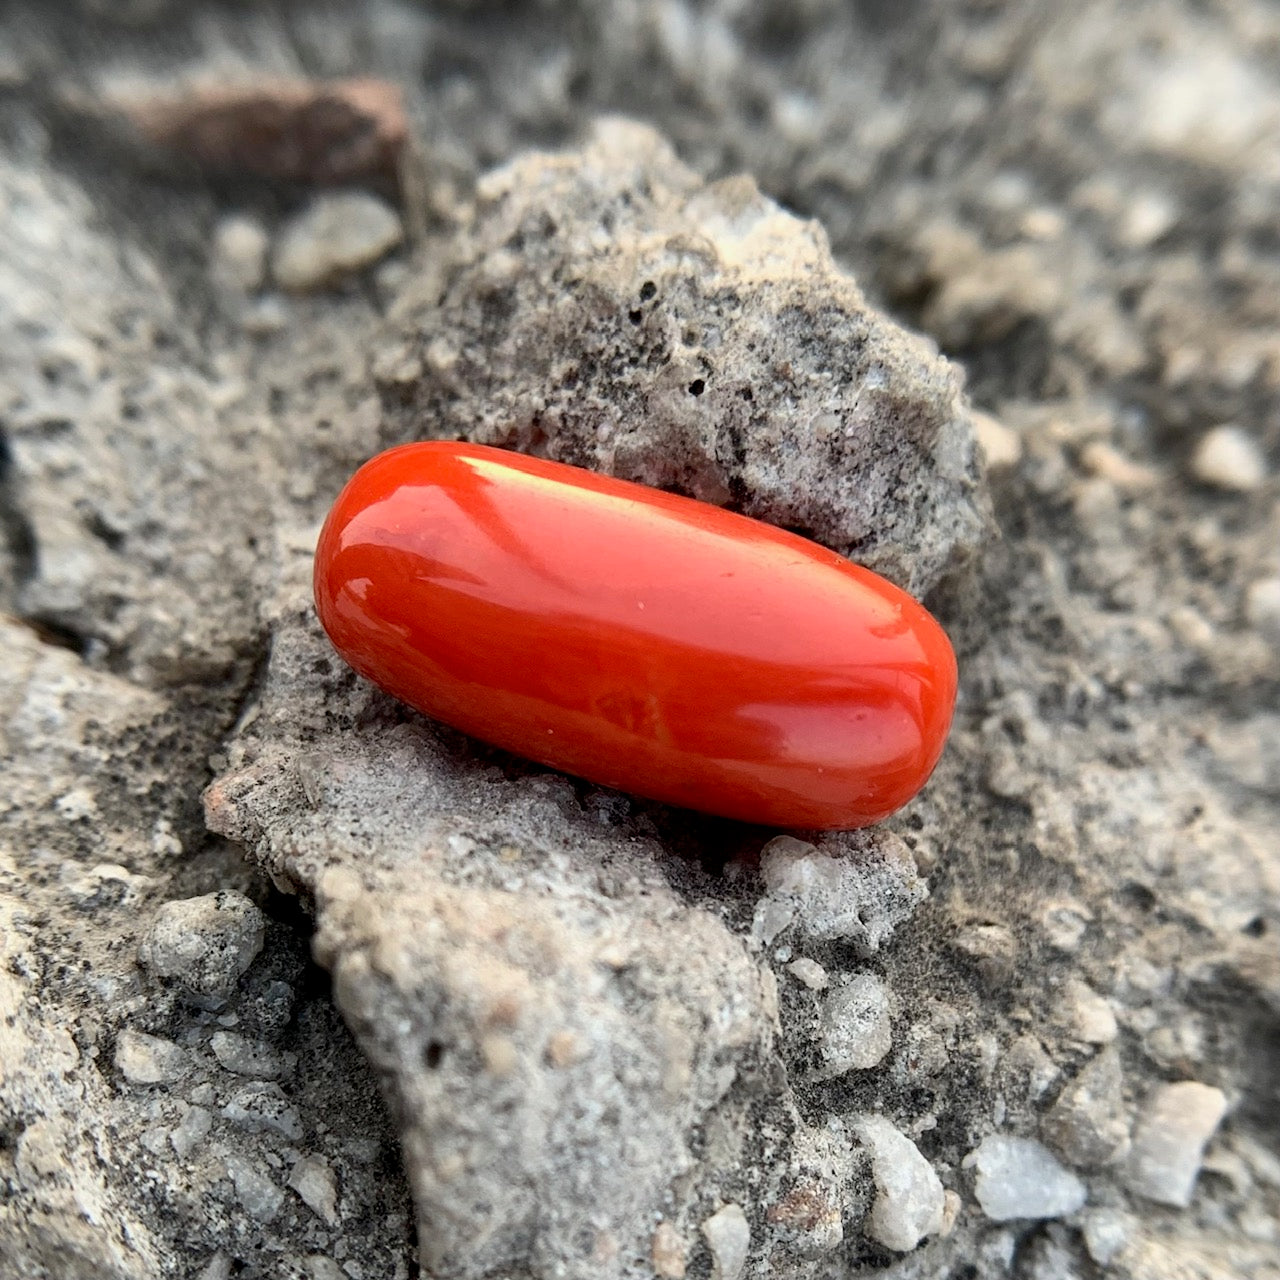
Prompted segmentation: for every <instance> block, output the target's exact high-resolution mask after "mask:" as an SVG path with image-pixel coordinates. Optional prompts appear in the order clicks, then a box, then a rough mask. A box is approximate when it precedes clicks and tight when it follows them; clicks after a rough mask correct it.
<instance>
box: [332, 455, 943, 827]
mask: <svg viewBox="0 0 1280 1280" xmlns="http://www.w3.org/2000/svg"><path fill="white" fill-rule="evenodd" d="M315 596H316V606H317V608H318V610H319V614H320V620H321V622H322V623H323V625H324V628H325V630H326V631H327V632H328V634H329V637H330V639H331V640H332V641H333V644H334V646H335V647H336V648H337V650H338V652H339V653H340V654H341V655H342V656H343V658H344V659H346V661H347V662H348V663H350V664H351V666H352V667H354V668H355V669H356V670H357V671H358V672H360V673H361V674H362V675H364V676H367V677H368V678H369V679H370V680H372V681H374V682H375V683H376V684H378V685H380V686H381V687H382V688H383V689H385V690H387V691H388V692H389V693H391V694H393V695H395V696H396V697H397V698H400V699H401V700H402V701H404V702H406V703H408V704H409V705H410V706H412V707H416V708H417V709H418V710H419V711H422V712H425V713H426V714H427V715H429V716H433V717H435V718H437V719H439V720H442V721H444V722H446V723H447V724H450V725H453V726H454V727H455V728H458V729H461V730H463V731H464V732H466V733H469V734H471V735H473V736H474V737H477V738H481V739H483V740H484V741H486V742H490V743H493V744H495V745H497V746H499V747H503V748H505V749H506V750H508V751H512V752H515V753H517V754H519V755H523V756H527V757H529V758H531V759H533V760H537V761H539V762H541V763H542V764H545V765H549V766H551V767H552V768H555V769H562V770H564V771H565V772H567V773H572V774H576V775H578V776H580V777H583V778H587V779H589V780H590V781H592V782H596V783H600V784H602V785H605V786H610V787H616V788H619V789H621V790H623V791H627V792H631V793H632V794H635V795H638V796H646V797H649V798H651V799H654V800H660V801H664V802H666V803H669V804H673V805H680V806H683V807H686V808H690V809H699V810H703V811H705V812H708V813H714V814H720V815H722V816H724V817H730V818H738V819H742V820H744V821H748V822H757V823H764V824H768V825H771V826H781V827H798V828H809V829H815V828H844V827H859V826H865V825H867V824H869V823H872V822H876V821H878V820H879V819H881V818H884V817H886V816H887V815H888V814H890V813H892V812H893V811H894V810H895V809H898V808H899V807H901V806H902V805H903V804H905V803H906V802H907V801H908V800H909V799H911V797H912V796H913V795H915V793H916V792H917V791H918V790H919V789H920V788H921V787H922V786H923V785H924V783H925V781H926V780H927V779H928V777H929V774H930V772H931V771H932V770H933V767H934V765H935V764H936V763H937V760H938V757H939V755H940V754H941V752H942V748H943V744H944V742H945V740H946V736H947V731H948V728H949V727H950V723H951V715H952V709H953V705H954V701H955V691H956V664H955V657H954V655H953V653H952V650H951V645H950V643H949V642H948V640H947V637H946V635H945V634H944V632H943V631H942V629H941V627H940V626H939V625H938V623H937V622H936V621H935V620H934V619H933V617H932V616H931V615H930V614H929V613H928V612H927V611H926V610H925V609H924V608H923V607H922V606H921V605H920V604H918V603H917V602H916V601H915V600H914V599H912V598H911V597H910V596H908V595H907V594H906V593H905V592H903V591H901V590H899V589H898V588H897V587H895V586H893V585H892V584H891V583H889V582H887V581H886V580H885V579H883V578H881V577H879V576H878V575H876V574H874V573H872V572H870V571H869V570H867V569H862V568H859V567H858V566H857V565H853V564H850V563H849V562H848V561H847V560H845V559H844V558H843V557H841V556H839V555H836V554H835V553H834V552H832V551H829V550H827V549H826V548H824V547H821V546H818V545H817V544H816V543H813V542H809V541H807V540H806V539H804V538H801V537H798V536H796V535H794V534H791V533H787V532H785V531H783V530H780V529H776V528H774V527H773V526H771V525H766V524H762V523H760V522H759V521H756V520H751V519H749V518H747V517H745V516H740V515H736V514H734V513H732V512H728V511H724V510H722V509H720V508H719V507H713V506H709V505H707V504H705V503H701V502H696V501H693V500H692V499H689V498H683V497H679V496H676V495H673V494H669V493H665V492H662V491H660V490H656V489H649V488H646V487H644V486H642V485H637V484H631V483H629V482H627V481H622V480H615V479H613V478H611V477H608V476H602V475H598V474H596V473H594V472H590V471H584V470H581V469H579V468H577V467H570V466H566V465H565V464H563V463H557V462H548V461H546V460H544V459H540V458H532V457H527V456H524V455H521V454H514V453H508V452H506V451H504V450H500V449H492V448H487V447H485V446H481V445H468V444H450V443H441V442H428V443H422V444H411V445H405V446H403V447H401V448H397V449H392V450H390V451H388V452H387V453H384V454H381V455H379V456H378V457H376V458H374V459H372V460H371V461H370V462H368V463H366V464H365V465H364V466H363V467H361V468H360V470H359V471H358V472H357V473H356V474H355V476H354V477H353V478H352V479H351V481H350V482H349V483H348V485H347V486H346V488H345V489H344V490H343V492H342V494H341V495H340V496H339V498H338V500H337V502H336V503H335V504H334V507H333V510H332V511H331V512H330V514H329V518H328V520H327V521H326V523H325V526H324V529H323V532H322V533H321V535H320V542H319V545H318V547H317V549H316V560H315Z"/></svg>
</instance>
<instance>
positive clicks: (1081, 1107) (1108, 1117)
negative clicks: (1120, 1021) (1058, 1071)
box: [1040, 1050, 1129, 1169]
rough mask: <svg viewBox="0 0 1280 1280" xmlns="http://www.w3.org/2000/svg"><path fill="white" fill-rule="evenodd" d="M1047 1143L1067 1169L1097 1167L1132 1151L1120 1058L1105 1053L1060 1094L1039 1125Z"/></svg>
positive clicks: (1106, 1051) (1090, 1063)
mask: <svg viewBox="0 0 1280 1280" xmlns="http://www.w3.org/2000/svg"><path fill="white" fill-rule="evenodd" d="M1040 1133H1041V1136H1042V1137H1043V1138H1044V1140H1045V1141H1046V1142H1047V1143H1048V1144H1049V1146H1051V1147H1052V1148H1053V1149H1054V1150H1055V1151H1056V1152H1057V1153H1058V1154H1059V1155H1060V1156H1061V1157H1062V1158H1063V1159H1064V1160H1066V1161H1067V1162H1068V1163H1069V1164H1074V1165H1078V1166H1080V1167H1081V1168H1085V1169H1089V1168H1096V1167H1097V1166H1099V1165H1105V1164H1112V1163H1114V1162H1115V1161H1117V1160H1120V1159H1122V1158H1123V1157H1124V1156H1125V1154H1126V1153H1127V1152H1128V1150H1129V1118H1128V1116H1127V1115H1126V1114H1125V1107H1124V1076H1123V1072H1122V1071H1121V1067H1120V1055H1119V1054H1118V1053H1116V1052H1115V1051H1114V1050H1103V1052H1101V1053H1100V1054H1098V1056H1097V1057H1096V1058H1094V1059H1093V1061H1092V1062H1089V1063H1088V1064H1087V1065H1086V1066H1085V1067H1083V1068H1082V1069H1081V1070H1080V1072H1079V1073H1078V1074H1077V1075H1076V1077H1075V1079H1073V1080H1072V1081H1071V1082H1070V1084H1068V1085H1067V1086H1066V1088H1065V1089H1063V1090H1062V1092H1061V1093H1060V1094H1059V1095H1058V1099H1057V1101H1056V1102H1055V1103H1054V1104H1053V1106H1052V1107H1051V1108H1050V1109H1049V1111H1048V1113H1047V1114H1046V1115H1045V1118H1044V1120H1043V1121H1042V1122H1041V1125H1040Z"/></svg>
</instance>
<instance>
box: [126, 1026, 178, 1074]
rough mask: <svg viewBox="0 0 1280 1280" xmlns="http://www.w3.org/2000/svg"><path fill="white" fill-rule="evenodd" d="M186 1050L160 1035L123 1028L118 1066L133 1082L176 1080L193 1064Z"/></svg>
mask: <svg viewBox="0 0 1280 1280" xmlns="http://www.w3.org/2000/svg"><path fill="white" fill-rule="evenodd" d="M190 1065H191V1064H190V1059H188V1057H187V1054H186V1052H185V1051H184V1050H183V1049H182V1048H181V1047H180V1046H179V1045H176V1044H174V1043H173V1041H172V1040H164V1039H162V1038H161V1037H160V1036H149V1035H144V1034H143V1033H142V1032H141V1031H122V1032H121V1033H120V1034H119V1036H118V1037H117V1038H116V1066H117V1068H119V1070H120V1073H121V1075H123V1076H124V1078H125V1079H126V1080H127V1081H128V1082H129V1083H130V1084H173V1083H174V1082H175V1081H177V1080H181V1079H182V1077H183V1076H184V1075H186V1073H187V1071H188V1069H189V1067H190Z"/></svg>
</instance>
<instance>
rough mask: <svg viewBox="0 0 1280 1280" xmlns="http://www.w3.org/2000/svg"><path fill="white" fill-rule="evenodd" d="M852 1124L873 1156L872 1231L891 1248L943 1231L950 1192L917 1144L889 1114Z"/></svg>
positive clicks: (904, 1249)
mask: <svg viewBox="0 0 1280 1280" xmlns="http://www.w3.org/2000/svg"><path fill="white" fill-rule="evenodd" d="M853 1129H854V1132H855V1133H856V1134H857V1135H858V1139H859V1141H861V1143H862V1145H863V1146H864V1147H866V1148H867V1150H868V1151H869V1153H870V1155H871V1177H872V1179H873V1180H874V1182H875V1184H876V1198H875V1200H874V1201H873V1202H872V1205H871V1213H870V1215H869V1216H868V1218H867V1223H866V1232H867V1235H869V1236H870V1237H871V1239H873V1240H876V1241H878V1242H879V1243H880V1244H882V1245H884V1247H885V1248H886V1249H893V1250H894V1251H895V1252H897V1253H907V1252H908V1251H910V1250H911V1249H914V1248H915V1247H916V1245H918V1244H919V1243H920V1241H921V1240H923V1239H924V1237H925V1236H932V1235H937V1234H938V1233H939V1232H941V1231H942V1230H943V1228H944V1226H945V1224H946V1212H947V1199H946V1195H945V1193H944V1192H943V1190H942V1183H941V1181H940V1180H939V1178H938V1175H937V1174H936V1173H935V1172H934V1170H933V1166H932V1165H931V1164H930V1163H929V1162H928V1160H926V1159H925V1158H924V1156H923V1155H921V1154H920V1149H919V1148H918V1147H917V1146H916V1144H915V1143H914V1142H912V1141H911V1139H910V1138H908V1137H907V1136H906V1134H904V1133H902V1132H901V1131H900V1130H899V1129H898V1127H897V1126H896V1125H894V1124H893V1123H892V1122H890V1121H889V1120H886V1119H885V1118H884V1116H877V1115H863V1116H858V1117H857V1118H856V1119H855V1120H854V1122H853ZM956 1209H957V1210H958V1209H959V1205H958V1204H957V1206H956ZM954 1220H955V1219H954V1216H953V1217H952V1221H953V1222H954Z"/></svg>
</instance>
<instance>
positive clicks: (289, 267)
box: [271, 191, 404, 291]
mask: <svg viewBox="0 0 1280 1280" xmlns="http://www.w3.org/2000/svg"><path fill="white" fill-rule="evenodd" d="M403 236H404V229H403V227H402V226H401V224H400V218H399V215H398V214H397V213H396V211H395V210H394V209H392V208H391V207H390V205H388V204H386V202H385V201H382V200H379V199H378V197H377V196H373V195H370V194H369V193H368V192H365V191H342V192H337V193H335V194H332V195H325V196H320V197H318V198H317V199H316V200H314V201H313V202H312V203H311V205H310V206H309V207H308V208H307V209H305V210H304V211H303V212H302V213H300V214H299V215H298V216H297V217H296V218H294V219H293V220H292V221H291V222H290V223H289V224H288V225H287V226H286V227H285V228H284V230H283V231H282V232H281V233H280V238H279V240H278V241H277V243H276V249H275V254H274V256H273V258H272V264H271V265H272V271H273V273H274V275H275V278H276V281H277V283H279V284H280V285H281V286H283V287H284V288H286V289H291V290H295V291H305V290H309V289H320V288H323V287H324V286H325V285H328V284H332V283H334V282H336V281H338V280H340V279H341V278H342V277H343V276H347V275H350V274H351V273H352V272H355V271H359V270H361V269H362V268H364V267H367V266H370V265H371V264H372V263H374V262H377V261H378V259H379V258H381V257H382V256H383V255H384V254H385V253H387V252H389V251H390V250H391V249H394V248H395V247H396V245H398V244H399V243H400V241H401V239H402V238H403Z"/></svg>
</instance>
